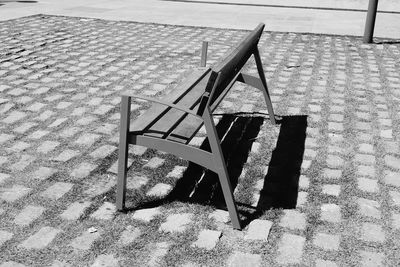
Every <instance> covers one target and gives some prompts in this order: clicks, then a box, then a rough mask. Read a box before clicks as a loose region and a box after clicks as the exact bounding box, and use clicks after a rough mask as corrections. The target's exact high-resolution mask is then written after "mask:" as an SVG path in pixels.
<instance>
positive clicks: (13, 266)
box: [0, 261, 26, 267]
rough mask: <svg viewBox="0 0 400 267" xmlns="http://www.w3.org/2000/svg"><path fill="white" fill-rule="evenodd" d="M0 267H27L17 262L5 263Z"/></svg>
mask: <svg viewBox="0 0 400 267" xmlns="http://www.w3.org/2000/svg"><path fill="white" fill-rule="evenodd" d="M0 267H26V265H24V264H22V263H18V262H15V261H6V262H3V263H2V264H1V265H0Z"/></svg>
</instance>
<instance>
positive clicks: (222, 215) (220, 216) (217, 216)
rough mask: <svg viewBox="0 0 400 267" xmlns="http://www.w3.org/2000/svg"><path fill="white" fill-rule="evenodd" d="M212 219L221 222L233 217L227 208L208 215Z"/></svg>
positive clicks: (226, 221)
mask: <svg viewBox="0 0 400 267" xmlns="http://www.w3.org/2000/svg"><path fill="white" fill-rule="evenodd" d="M208 217H209V218H210V219H214V220H215V221H216V222H220V223H228V222H229V221H230V220H231V218H230V216H229V212H227V211H225V210H218V209H217V210H215V211H213V212H212V213H210V215H209V216H208Z"/></svg>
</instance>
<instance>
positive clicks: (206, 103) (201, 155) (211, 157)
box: [116, 24, 276, 230]
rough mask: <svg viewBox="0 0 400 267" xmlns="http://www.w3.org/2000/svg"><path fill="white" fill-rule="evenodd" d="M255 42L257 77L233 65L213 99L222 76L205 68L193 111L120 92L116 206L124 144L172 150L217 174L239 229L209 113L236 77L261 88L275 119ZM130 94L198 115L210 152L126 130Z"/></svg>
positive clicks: (121, 203)
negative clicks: (232, 72) (202, 87)
mask: <svg viewBox="0 0 400 267" xmlns="http://www.w3.org/2000/svg"><path fill="white" fill-rule="evenodd" d="M260 28H261V33H262V30H263V28H264V25H263V24H260V25H259V26H258V27H257V28H256V29H255V30H254V31H256V30H258V31H260ZM254 31H253V32H254ZM261 33H260V35H261ZM258 38H259V37H258ZM257 44H258V39H257V43H255V45H254V47H251V55H253V56H254V59H255V63H256V66H257V70H258V74H259V78H257V77H254V76H251V75H248V74H244V73H242V72H241V68H242V67H240V69H239V70H236V69H235V71H236V72H237V73H236V74H235V75H234V78H233V79H229V80H230V82H229V84H228V86H227V87H226V88H224V89H223V91H222V93H221V92H220V95H218V97H217V98H216V99H213V95H214V93H215V90H216V85H217V84H218V81H219V79H221V77H222V76H221V71H218V70H217V71H214V70H212V69H208V70H206V71H205V72H204V73H203V75H202V76H201V77H200V78H199V79H201V78H202V77H204V76H205V75H207V74H210V78H209V80H208V82H207V86H206V88H205V92H204V94H203V95H202V97H201V100H200V103H199V108H198V110H197V112H196V111H195V110H193V109H191V108H187V107H184V106H180V105H177V104H174V103H167V102H165V101H162V100H157V99H154V98H149V97H144V96H139V95H135V94H131V93H125V94H123V95H122V100H121V123H120V143H119V155H118V159H119V162H118V182H117V196H116V206H117V209H118V210H123V209H124V208H125V198H126V178H127V177H126V176H127V160H128V148H129V144H135V145H140V146H145V147H148V148H153V149H157V150H161V151H165V152H168V153H171V154H174V155H176V156H178V157H181V158H183V159H186V160H188V161H191V162H194V163H196V164H198V165H201V166H203V167H205V168H207V169H209V170H211V171H213V172H215V173H216V174H218V177H219V182H220V184H221V187H222V192H223V195H224V199H225V202H226V205H227V208H228V211H229V215H230V218H231V222H232V226H233V228H235V229H238V230H240V229H242V227H241V224H240V219H239V215H238V212H237V207H236V204H235V201H234V197H233V191H232V186H231V183H230V180H229V175H228V170H227V167H226V163H225V160H224V156H223V153H222V149H221V145H220V144H221V142H220V139H219V137H218V134H217V131H216V127H215V124H214V120H213V117H212V112H213V111H214V110H215V109H216V107H217V106H218V105H219V103H220V102H221V101H222V100H223V98H224V97H225V95H226V94H227V93H228V92H229V90H230V89H231V87H232V86H233V85H234V84H235V82H237V81H238V82H242V83H245V84H247V85H250V86H252V87H255V88H257V89H259V90H261V92H262V93H263V96H264V99H265V102H266V105H267V109H268V113H269V117H270V120H271V123H272V124H275V123H276V121H275V115H274V111H273V107H272V102H271V98H270V96H269V92H268V87H267V82H266V79H265V75H264V70H263V67H262V63H261V58H260V54H259V51H258V48H257ZM242 46H243V45H241V46H239V47H238V48H237V49H236V50H235V51H240V49H241V47H242ZM251 55H249V56H248V57H251ZM248 60H249V59H247V60H246V61H245V62H244V63H243V65H245V64H246V62H247V61H248ZM132 98H138V99H143V100H148V101H151V102H155V103H158V104H162V105H165V106H168V107H170V108H172V109H177V110H180V111H183V112H185V113H187V114H190V115H192V116H195V117H197V118H200V119H201V120H202V122H203V124H204V126H205V130H206V135H207V138H208V141H209V143H210V147H211V152H208V151H205V150H202V149H200V148H197V147H193V146H190V145H187V144H183V143H179V142H174V141H171V140H167V139H162V138H158V137H153V136H146V135H144V134H143V133H141V132H135V131H130V113H131V109H130V107H131V100H132Z"/></svg>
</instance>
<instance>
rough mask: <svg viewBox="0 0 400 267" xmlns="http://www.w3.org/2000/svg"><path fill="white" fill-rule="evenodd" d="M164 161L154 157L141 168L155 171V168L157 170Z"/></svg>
mask: <svg viewBox="0 0 400 267" xmlns="http://www.w3.org/2000/svg"><path fill="white" fill-rule="evenodd" d="M164 161H165V160H164V159H161V158H158V157H154V158H152V159H150V160H149V162H147V163H146V164H145V165H144V166H143V167H145V168H150V169H155V168H158V167H160V166H161V165H163V164H164Z"/></svg>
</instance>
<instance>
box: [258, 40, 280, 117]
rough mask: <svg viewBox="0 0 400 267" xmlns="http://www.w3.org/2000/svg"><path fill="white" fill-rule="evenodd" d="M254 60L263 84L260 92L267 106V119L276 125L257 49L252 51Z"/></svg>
mask: <svg viewBox="0 0 400 267" xmlns="http://www.w3.org/2000/svg"><path fill="white" fill-rule="evenodd" d="M254 59H255V61H256V65H257V70H258V75H259V76H260V80H261V83H262V84H263V87H264V90H262V92H263V94H264V98H265V102H266V104H267V109H268V114H269V118H270V120H271V123H272V124H276V121H275V114H274V108H273V107H272V101H271V97H270V96H269V92H268V86H267V80H266V79H265V75H264V69H263V67H262V62H261V57H260V52H259V51H258V48H257V47H256V48H255V50H254Z"/></svg>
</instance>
